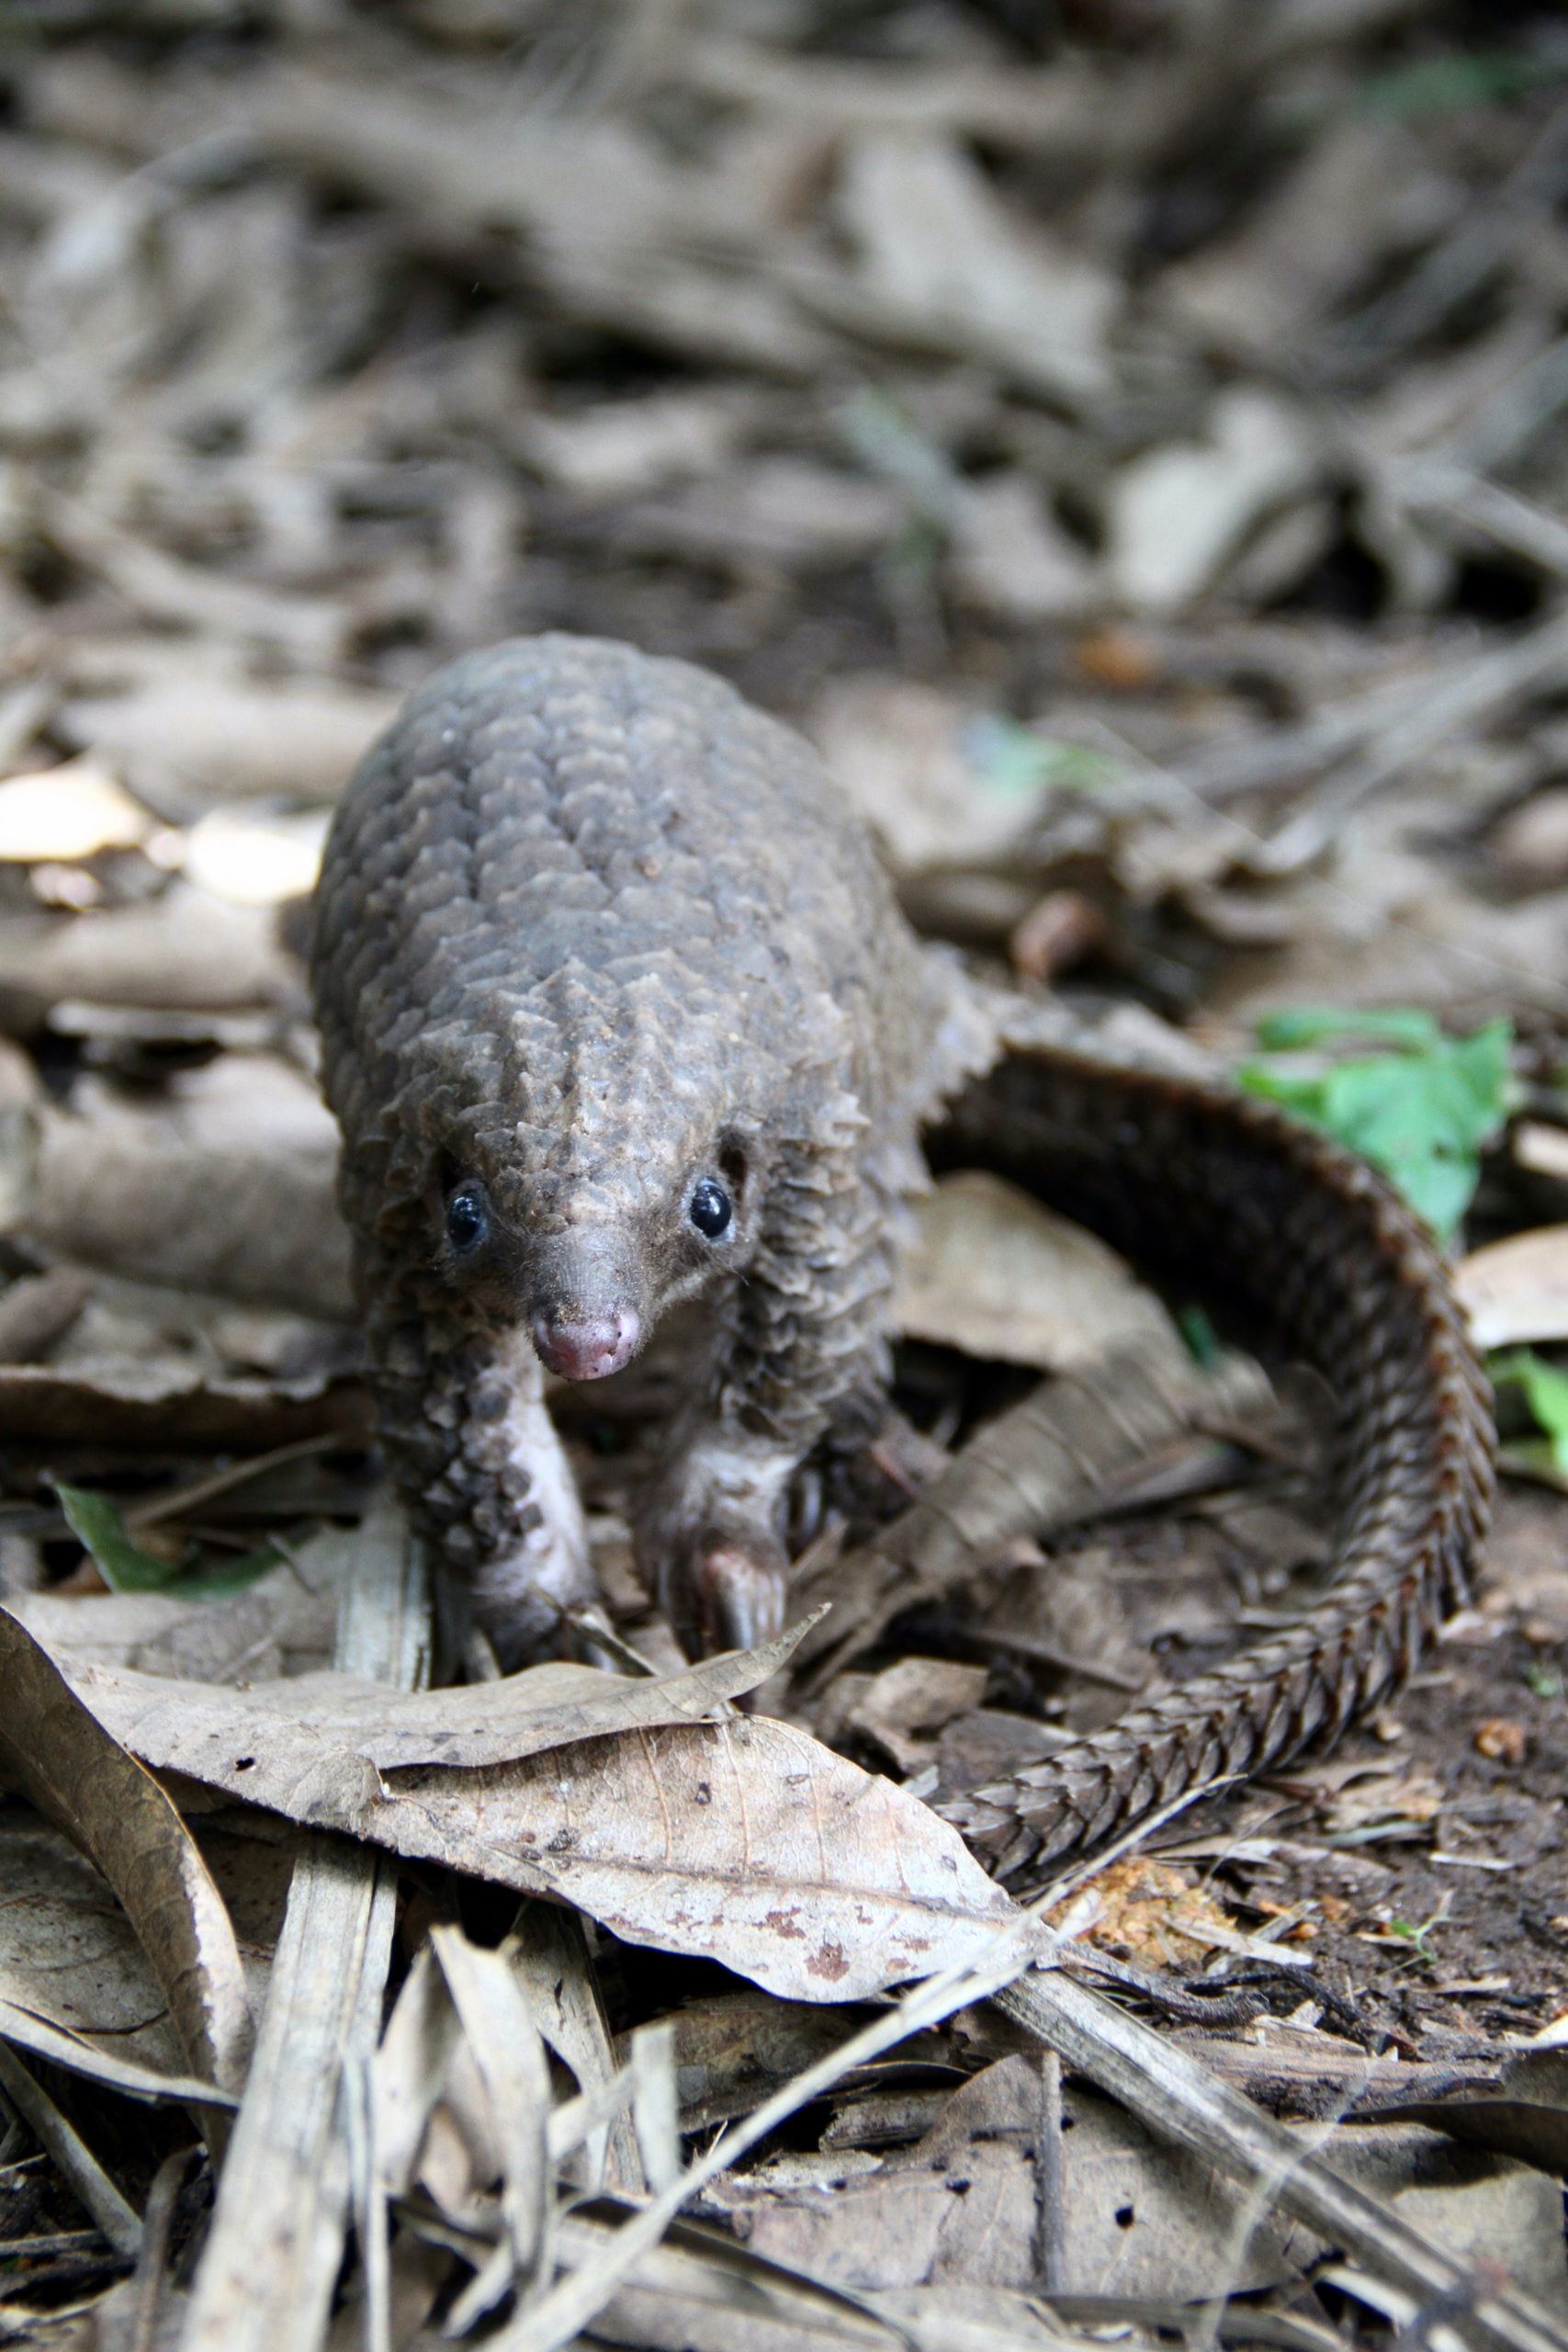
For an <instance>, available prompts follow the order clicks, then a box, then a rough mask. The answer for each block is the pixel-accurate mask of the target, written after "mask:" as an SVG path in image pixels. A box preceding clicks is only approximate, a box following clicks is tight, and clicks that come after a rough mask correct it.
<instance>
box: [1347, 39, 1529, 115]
mask: <svg viewBox="0 0 1568 2352" xmlns="http://www.w3.org/2000/svg"><path fill="white" fill-rule="evenodd" d="M1561 77H1562V63H1561V62H1560V60H1559V59H1557V58H1555V57H1551V56H1546V57H1537V56H1532V55H1531V53H1530V51H1529V50H1527V49H1471V50H1463V49H1461V50H1450V51H1445V52H1443V53H1441V54H1439V55H1438V56H1435V57H1423V58H1417V59H1416V62H1414V63H1413V64H1410V65H1402V66H1396V67H1395V68H1394V69H1393V72H1391V73H1388V74H1374V75H1373V76H1372V77H1371V80H1370V81H1369V82H1367V83H1366V85H1364V88H1363V91H1362V102H1363V104H1364V105H1365V106H1366V107H1367V108H1368V109H1369V111H1370V112H1371V113H1373V114H1380V115H1382V116H1383V117H1384V118H1385V119H1388V120H1390V121H1393V122H1418V121H1421V120H1422V119H1429V118H1431V117H1433V116H1438V115H1445V114H1461V113H1463V112H1465V111H1466V110H1467V109H1469V108H1470V107H1481V106H1490V105H1493V104H1495V102H1496V101H1497V100H1498V99H1500V98H1513V97H1517V96H1519V95H1520V93H1521V92H1523V91H1525V90H1530V89H1534V88H1536V87H1537V86H1538V85H1540V84H1541V83H1543V82H1553V81H1557V80H1560V79H1561Z"/></svg>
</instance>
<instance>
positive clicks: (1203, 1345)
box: [1176, 1305, 1224, 1372]
mask: <svg viewBox="0 0 1568 2352" xmlns="http://www.w3.org/2000/svg"><path fill="white" fill-rule="evenodd" d="M1176 1328H1177V1329H1178V1330H1179V1332H1180V1334H1181V1337H1182V1340H1183V1343H1184V1344H1185V1346H1186V1349H1187V1352H1188V1354H1189V1355H1190V1357H1191V1359H1192V1361H1193V1363H1195V1364H1197V1365H1198V1367H1199V1369H1200V1370H1201V1371H1202V1372H1213V1368H1214V1366H1215V1365H1216V1364H1217V1363H1219V1361H1220V1357H1221V1355H1222V1353H1223V1352H1224V1351H1223V1350H1222V1348H1221V1346H1220V1335H1219V1333H1218V1332H1217V1331H1216V1330H1215V1329H1214V1327H1213V1323H1212V1322H1211V1321H1210V1320H1209V1317H1208V1315H1207V1313H1206V1312H1205V1310H1204V1309H1203V1308H1202V1307H1201V1306H1196V1305H1194V1306H1184V1307H1182V1308H1181V1310H1180V1312H1179V1314H1178V1316H1177V1318H1176Z"/></svg>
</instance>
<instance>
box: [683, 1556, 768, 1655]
mask: <svg viewBox="0 0 1568 2352" xmlns="http://www.w3.org/2000/svg"><path fill="white" fill-rule="evenodd" d="M691 1581H692V1590H693V1597H694V1600H695V1601H696V1604H697V1617H698V1624H699V1630H700V1635H701V1640H702V1645H703V1648H704V1650H705V1652H706V1653H708V1654H709V1655H710V1656H711V1655H712V1654H713V1653H714V1652H715V1651H716V1650H751V1649H756V1648H757V1647H758V1646H759V1645H760V1644H761V1643H763V1642H771V1641H772V1640H773V1637H774V1636H775V1634H782V1633H783V1631H784V1566H783V1563H782V1562H779V1561H774V1560H761V1559H758V1558H757V1557H755V1555H753V1554H751V1553H750V1552H748V1551H745V1550H743V1549H742V1548H741V1546H740V1545H739V1544H727V1543H716V1544H710V1545H709V1546H708V1547H707V1548H706V1550H705V1551H704V1552H702V1553H701V1554H700V1555H699V1556H698V1557H697V1559H696V1560H695V1562H694V1565H693V1573H692V1580H691Z"/></svg>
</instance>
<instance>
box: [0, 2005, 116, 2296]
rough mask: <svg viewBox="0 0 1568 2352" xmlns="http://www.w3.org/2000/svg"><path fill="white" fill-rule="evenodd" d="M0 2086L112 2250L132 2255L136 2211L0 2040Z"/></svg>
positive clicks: (52, 2102)
mask: <svg viewBox="0 0 1568 2352" xmlns="http://www.w3.org/2000/svg"><path fill="white" fill-rule="evenodd" d="M0 2091H4V2092H5V2094H6V2098H7V2099H8V2100H9V2101H10V2104H11V2105H12V2107H14V2108H15V2109H16V2111H17V2114H18V2115H19V2116H20V2117H21V2118H22V2120H23V2121H24V2122H25V2123H26V2124H27V2126H28V2130H29V2131H31V2132H32V2133H33V2135H34V2137H35V2138H36V2139H37V2141H38V2143H39V2146H40V2147H42V2148H44V2149H45V2150H47V2152H48V2154H50V2155H51V2156H52V2157H53V2158H54V2161H55V2163H56V2164H57V2165H59V2166H60V2169H61V2171H62V2173H63V2174H64V2175H65V2177H66V2179H67V2180H68V2181H69V2182H70V2183H71V2186H72V2188H73V2189H74V2190H75V2192H76V2194H77V2196H78V2197H79V2198H80V2199H81V2200H82V2202H83V2204H84V2205H85V2207H86V2209H87V2211H88V2212H89V2213H90V2214H91V2215H92V2217H93V2219H94V2221H95V2222H96V2223H97V2225H98V2227H99V2229H100V2230H102V2232H103V2233H104V2235H105V2237H106V2238H107V2240H108V2242H109V2244H110V2245H112V2246H113V2248H114V2250H115V2252H116V2253H117V2254H130V2255H134V2254H136V2253H137V2252H138V2251H139V2250H140V2247H141V2222H139V2221H138V2220H137V2218H136V2215H135V2213H134V2212H133V2211H131V2209H130V2206H129V2205H128V2204H127V2203H126V2201H125V2199H124V2198H123V2197H122V2196H121V2195H120V2193H119V2191H118V2188H116V2187H115V2185H114V2183H113V2181H112V2180H111V2179H110V2178H109V2177H108V2175H107V2172H105V2170H104V2168H103V2166H102V2165H100V2164H99V2162H98V2160H97V2158H96V2156H95V2155H94V2154H93V2153H92V2150H91V2149H90V2148H88V2147H86V2146H85V2144H84V2143H83V2142H82V2141H81V2140H80V2139H79V2138H78V2136H77V2134H76V2133H75V2132H74V2131H73V2130H72V2128H71V2126H70V2124H69V2123H67V2121H66V2120H65V2118H64V2117H63V2116H62V2114H61V2112H60V2109H58V2108H57V2107H56V2106H55V2104H54V2101H53V2100H52V2099H51V2098H50V2097H49V2095H48V2093H47V2092H46V2091H44V2090H42V2089H40V2088H39V2085H38V2084H37V2083H35V2082H34V2080H33V2078H32V2076H31V2075H29V2074H28V2070H27V2068H26V2067H25V2066H24V2065H23V2064H22V2062H21V2060H20V2059H19V2058H17V2056H15V2054H14V2053H13V2052H11V2051H9V2050H7V2049H6V2048H5V2047H4V2045H3V2044H0Z"/></svg>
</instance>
